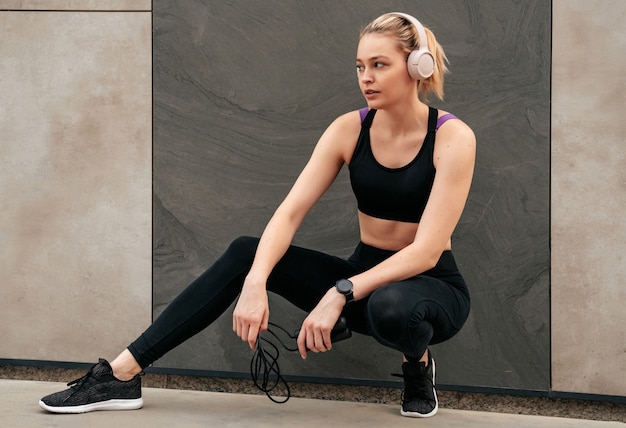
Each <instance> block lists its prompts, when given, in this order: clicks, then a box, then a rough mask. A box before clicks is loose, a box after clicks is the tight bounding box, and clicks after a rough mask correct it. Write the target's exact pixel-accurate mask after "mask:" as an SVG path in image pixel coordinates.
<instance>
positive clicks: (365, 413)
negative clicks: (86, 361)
mask: <svg viewBox="0 0 626 428" xmlns="http://www.w3.org/2000/svg"><path fill="white" fill-rule="evenodd" d="M65 388H66V386H65V384H64V383H57V382H40V381H23V380H6V379H0V396H1V397H2V398H3V399H2V400H1V401H0V427H3V428H5V427H6V428H31V427H33V428H34V427H37V428H40V427H70V428H71V427H81V428H83V427H86V428H91V427H93V428H99V427H102V428H105V427H106V428H111V427H114V428H125V427H132V428H142V427H150V428H154V427H220V428H228V427H242V428H250V427H283V426H285V427H287V426H288V427H315V428H320V427H336V428H343V427H359V428H369V427H377V428H378V427H394V428H402V427H416V426H420V427H446V428H454V427H463V428H468V427H516V428H526V427H527V428H556V427H559V428H562V427H572V428H578V427H580V428H583V427H585V428H595V427H597V428H603V427H604V428H610V427H615V428H617V427H624V428H626V424H624V423H621V422H601V421H590V420H583V419H567V418H555V417H543V416H529V415H513V414H504V413H487V412H478V411H468V410H451V409H440V410H439V413H438V414H437V415H436V416H435V417H433V418H429V419H412V418H405V417H402V416H400V414H399V407H398V405H390V404H371V403H357V402H346V401H329V400H314V399H305V398H291V399H290V400H289V401H288V402H287V403H285V404H274V403H272V402H270V401H269V400H268V399H267V398H266V397H265V396H262V395H243V394H232V393H218V392H204V391H186V390H173V389H161V388H145V387H144V388H143V398H144V407H143V408H142V409H141V410H131V411H116V412H112V411H99V412H92V413H85V414H79V415H57V414H50V413H47V412H46V411H44V410H43V409H41V408H40V407H39V405H38V402H39V399H40V398H41V397H43V396H44V395H47V394H49V393H52V392H56V391H59V390H61V389H65Z"/></svg>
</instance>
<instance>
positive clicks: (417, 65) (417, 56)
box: [407, 48, 435, 80]
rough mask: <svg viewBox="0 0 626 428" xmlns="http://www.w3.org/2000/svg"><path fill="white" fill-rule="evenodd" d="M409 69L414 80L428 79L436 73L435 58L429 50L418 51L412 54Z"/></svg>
mask: <svg viewBox="0 0 626 428" xmlns="http://www.w3.org/2000/svg"><path fill="white" fill-rule="evenodd" d="M407 68H408V70H409V74H410V75H411V77H412V78H413V79H415V80H423V79H428V78H429V77H430V76H432V74H433V73H434V72H435V58H433V55H432V54H431V53H430V52H429V51H428V49H426V48H421V49H418V50H416V51H413V52H411V53H410V55H409V58H408V60H407Z"/></svg>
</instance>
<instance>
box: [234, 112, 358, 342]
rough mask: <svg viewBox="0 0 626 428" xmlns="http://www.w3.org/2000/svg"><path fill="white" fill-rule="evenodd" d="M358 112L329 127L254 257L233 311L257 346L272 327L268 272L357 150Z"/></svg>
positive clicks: (242, 332)
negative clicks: (259, 339) (263, 332)
mask: <svg viewBox="0 0 626 428" xmlns="http://www.w3.org/2000/svg"><path fill="white" fill-rule="evenodd" d="M357 116H358V113H356V112H352V113H347V114H345V115H343V116H340V117H339V118H337V119H336V120H335V121H334V122H333V123H332V124H331V125H330V126H329V127H328V129H326V131H325V132H324V134H323V135H322V136H321V137H320V139H319V141H318V143H317V145H316V147H315V149H314V150H313V153H312V154H311V157H310V159H309V161H308V162H307V164H306V166H305V167H304V169H303V170H302V172H301V173H300V176H299V177H298V179H297V180H296V182H295V183H294V185H293V187H292V188H291V190H290V191H289V193H288V194H287V196H286V197H285V199H284V200H283V202H282V203H281V204H280V206H279V207H278V208H277V209H276V211H275V213H274V215H273V216H272V218H271V219H270V221H269V222H268V224H267V226H266V227H265V230H264V232H263V234H262V235H261V239H260V242H259V246H258V248H257V251H256V255H255V258H254V262H253V263H252V267H251V269H250V272H249V273H248V275H247V277H246V279H245V281H244V285H243V289H242V292H241V295H240V297H239V301H238V302H237V306H236V307H235V311H234V313H233V330H234V331H235V332H236V333H237V335H238V336H239V337H241V339H242V340H244V341H247V342H248V343H249V345H250V348H252V349H253V348H254V347H255V346H256V339H257V336H258V334H259V331H265V330H267V325H268V320H269V306H268V303H267V292H266V282H267V278H268V277H269V275H270V273H271V271H272V269H273V268H274V266H275V265H276V263H278V261H279V260H280V259H281V257H282V256H283V255H284V254H285V252H286V251H287V248H288V247H289V245H290V244H291V241H292V240H293V237H294V236H295V234H296V231H297V230H298V228H299V227H300V224H301V223H302V221H303V220H304V217H305V216H306V214H307V213H308V212H309V211H310V209H311V208H312V207H313V205H314V204H315V202H317V200H319V198H320V197H321V196H322V195H323V194H324V192H326V190H328V188H329V187H330V185H331V184H332V183H333V181H334V180H335V178H336V177H337V174H338V173H339V170H340V169H341V167H342V165H343V164H344V163H345V162H346V161H347V160H348V159H349V156H351V154H352V150H353V149H354V145H355V144H356V139H357V135H358V132H359V129H360V128H359V122H358V119H357V118H356V117H357Z"/></svg>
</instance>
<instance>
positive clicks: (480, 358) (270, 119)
mask: <svg viewBox="0 0 626 428" xmlns="http://www.w3.org/2000/svg"><path fill="white" fill-rule="evenodd" d="M393 10H399V11H405V12H408V13H411V14H414V15H415V16H417V17H418V18H419V19H420V20H421V21H422V22H423V23H424V24H425V25H426V26H429V27H430V28H432V29H433V30H434V32H435V34H436V35H437V36H438V39H439V41H440V42H441V44H442V45H443V46H444V48H445V49H446V53H447V54H448V57H449V59H450V62H451V64H450V68H451V70H452V73H451V74H450V75H449V77H448V80H447V91H446V101H445V102H444V103H441V104H440V106H441V107H442V108H445V109H447V110H450V111H452V112H454V113H455V114H457V115H458V116H460V117H461V118H462V119H464V120H465V121H466V122H467V123H468V124H469V125H470V126H471V127H472V128H473V129H474V131H475V133H476V135H477V138H478V160H477V167H476V174H475V180H474V184H473V188H472V192H471V196H470V200H469V202H468V205H467V209H466V211H465V214H464V216H463V218H462V221H461V224H460V226H459V227H458V229H457V231H456V234H455V237H454V243H453V247H454V249H455V256H456V258H457V261H458V263H459V265H460V267H461V269H462V270H463V272H464V274H465V276H466V279H467V281H468V283H469V285H470V289H471V292H472V296H473V309H472V314H471V316H470V319H469V321H468V322H467V324H466V326H465V328H464V330H463V331H462V332H461V333H460V334H459V335H458V336H457V337H455V338H454V339H453V340H451V341H450V342H448V343H446V344H443V345H439V346H436V347H434V349H433V350H434V353H435V355H436V357H437V364H438V380H439V382H440V383H444V384H455V385H474V386H487V387H505V388H520V389H526V390H547V389H549V387H550V353H549V352H550V307H549V304H550V301H549V295H550V293H549V270H550V253H549V242H548V241H549V181H550V180H549V179H550V177H549V171H550V146H549V129H550V128H549V124H550V99H549V97H550V38H551V10H550V3H549V2H544V1H529V2H518V1H512V0H506V1H502V0H481V1H475V2H458V1H456V0H442V1H438V2H429V1H389V2H385V4H384V5H383V4H381V3H380V2H376V1H356V0H353V1H342V2H336V1H331V0H322V1H316V2H286V1H282V0H274V1H269V0H268V1H264V2H246V1H235V2H228V3H223V2H215V1H208V0H207V1H195V2H176V1H172V0H155V1H154V11H153V16H154V24H153V25H154V198H153V212H154V229H153V230H154V240H153V242H154V248H153V251H154V255H153V260H154V265H153V268H154V312H155V315H158V314H159V313H160V312H161V311H162V310H163V308H164V306H166V305H167V304H168V303H169V302H170V301H171V300H172V298H173V297H174V296H175V295H176V294H177V293H179V292H180V291H181V290H182V289H183V288H184V287H185V286H186V285H187V284H188V283H189V282H190V281H191V280H193V279H194V278H195V277H196V276H197V275H199V274H200V273H201V272H203V271H204V269H205V268H206V267H207V266H208V265H210V264H211V263H212V262H213V261H214V260H215V259H216V258H217V257H218V256H219V255H220V254H221V252H222V251H224V249H225V248H226V247H227V246H228V244H229V243H230V242H231V240H232V239H233V238H235V237H237V236H239V235H259V234H260V233H261V231H262V229H263V226H264V225H265V223H266V222H267V220H268V219H269V217H270V216H271V214H272V212H273V210H274V209H275V208H276V206H277V205H278V203H279V202H280V201H281V199H282V198H283V197H284V195H285V194H286V192H287V191H288V190H289V188H290V186H291V184H292V183H293V181H294V180H295V178H296V176H297V174H298V172H299V171H300V169H301V168H302V167H303V165H304V163H305V162H306V160H307V158H308V156H309V155H310V153H311V150H312V149H313V147H314V145H315V142H316V140H317V139H318V138H319V136H320V135H321V133H322V132H323V130H324V129H325V127H326V126H327V125H328V124H329V123H330V122H331V121H332V120H333V119H334V118H335V117H336V116H337V115H339V114H341V113H344V112H346V111H350V110H353V109H357V108H360V107H362V106H364V105H365V101H364V100H363V99H362V97H361V96H360V94H359V91H358V86H357V82H356V79H355V73H354V57H355V52H356V46H357V42H358V40H357V39H358V34H359V30H360V28H362V27H363V26H364V25H366V24H367V22H369V21H370V20H371V19H373V18H375V17H376V16H378V15H380V14H381V13H384V12H388V11H393ZM329 213H332V215H329ZM355 214H356V206H355V201H354V197H353V195H352V193H351V190H350V188H349V183H348V177H347V175H346V174H345V172H344V173H342V174H341V175H340V176H339V178H338V180H337V182H336V183H335V185H334V186H333V188H332V189H331V190H330V191H329V193H328V194H327V195H325V196H324V198H323V199H322V200H321V201H320V202H319V203H318V205H317V206H316V208H315V209H314V210H313V211H312V212H311V214H310V216H309V217H308V218H307V220H306V221H305V224H304V225H303V227H302V228H301V230H300V232H299V233H298V235H297V237H296V241H295V242H296V243H297V244H299V245H304V246H307V247H311V248H315V249H318V250H322V251H326V252H329V253H332V254H336V255H339V256H348V255H349V254H350V252H351V250H352V248H353V247H354V245H355V244H356V243H357V241H358V228H357V224H356V218H355ZM231 309H232V308H231ZM271 310H272V320H273V321H274V322H278V323H280V324H281V325H284V326H285V327H288V328H293V329H295V328H297V327H299V323H300V322H301V321H302V319H303V318H304V314H303V313H301V312H300V311H298V310H296V309H293V308H292V307H291V306H290V305H288V304H286V303H285V302H284V301H282V300H281V299H279V298H275V297H274V296H272V298H271ZM231 325H232V322H231V310H230V309H229V310H228V311H227V313H226V314H225V315H224V316H223V317H221V318H220V319H218V320H217V321H216V322H215V323H214V324H213V325H212V326H211V327H210V328H208V329H207V330H205V331H204V332H202V333H200V334H199V335H198V336H196V337H194V338H193V339H191V340H189V341H188V342H186V343H185V344H183V345H181V346H180V347H179V348H177V349H175V350H174V351H172V352H171V353H169V354H168V355H166V356H165V357H164V358H162V359H161V360H159V361H157V363H156V364H157V365H158V366H163V367H176V368H190V369H201V370H209V371H223V372H241V373H245V372H247V371H248V370H249V363H250V357H251V353H250V351H249V349H248V348H247V346H246V345H244V344H242V343H241V341H240V340H239V339H238V338H236V337H235V335H234V334H233V333H232V331H231V330H232V327H231ZM399 365H400V355H398V353H396V352H393V351H391V350H389V349H386V348H384V347H382V346H381V345H379V344H377V343H376V342H375V341H374V340H373V339H371V338H369V337H362V336H356V337H354V338H353V339H351V340H350V341H347V342H344V343H339V344H337V345H336V346H335V347H334V349H333V352H331V353H328V354H324V355H312V356H310V357H309V358H308V359H307V361H306V362H302V361H301V360H300V359H299V357H297V356H296V355H294V354H289V353H286V352H285V353H282V354H281V369H282V372H283V373H285V374H289V375H298V376H310V377H318V378H343V379H347V378H356V379H366V380H370V381H375V380H393V379H395V378H392V377H391V376H390V373H392V372H397V371H398V370H399Z"/></svg>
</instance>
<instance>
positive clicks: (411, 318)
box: [367, 276, 469, 361]
mask: <svg viewBox="0 0 626 428" xmlns="http://www.w3.org/2000/svg"><path fill="white" fill-rule="evenodd" d="M468 314H469V299H468V298H467V297H466V294H464V293H462V292H461V291H459V289H458V288H456V287H455V286H453V285H450V284H448V283H447V282H444V281H442V280H440V279H437V278H433V277H429V276H417V277H415V278H411V279H409V280H405V281H401V282H397V283H392V284H389V285H387V286H385V287H382V288H380V289H378V290H376V291H375V292H374V293H372V295H371V296H370V298H369V301H368V304H367V317H368V323H369V326H370V330H371V333H372V335H373V336H374V337H375V338H376V339H377V340H378V341H379V342H380V343H382V344H383V345H385V346H389V347H391V348H393V349H396V350H398V351H400V352H402V353H403V354H404V355H405V357H406V358H407V359H408V360H409V361H418V360H420V359H423V357H426V354H425V353H426V349H427V347H428V345H429V344H436V343H440V342H443V341H445V340H448V339H450V338H451V337H452V336H454V335H455V334H456V333H457V332H458V331H459V330H460V329H461V327H462V325H463V323H464V322H465V320H466V318H467V316H468Z"/></svg>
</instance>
